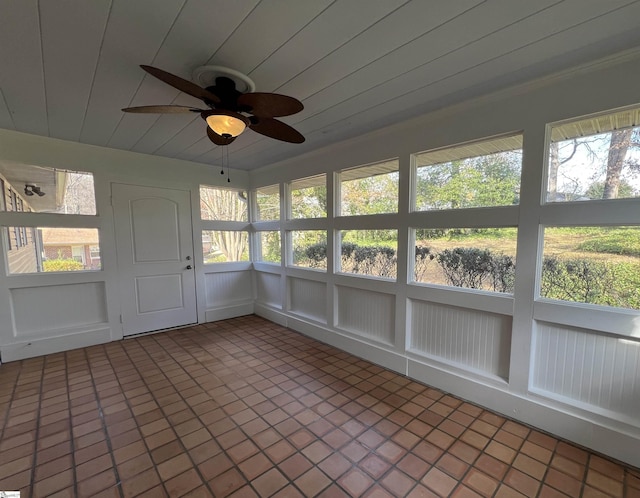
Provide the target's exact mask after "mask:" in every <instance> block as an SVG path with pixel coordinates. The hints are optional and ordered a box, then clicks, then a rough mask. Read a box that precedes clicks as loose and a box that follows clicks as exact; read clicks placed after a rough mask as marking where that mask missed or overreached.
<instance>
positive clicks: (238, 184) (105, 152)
mask: <svg viewBox="0 0 640 498" xmlns="http://www.w3.org/2000/svg"><path fill="white" fill-rule="evenodd" d="M0 158H1V159H3V160H8V161H15V162H19V163H23V164H28V165H36V166H47V167H55V168H60V169H68V170H73V171H88V172H91V173H93V175H94V182H95V193H96V209H97V213H98V214H97V215H96V216H78V215H57V214H45V213H15V212H0V226H20V225H22V224H23V223H24V224H28V225H33V226H54V227H67V226H70V227H93V228H98V230H99V234H100V247H101V252H102V265H103V270H102V271H97V272H70V273H66V274H14V275H7V274H6V272H5V270H4V268H3V270H2V271H1V272H0V355H1V357H2V361H11V360H16V359H20V358H28V357H31V356H37V355H41V354H47V353H51V352H55V351H63V350H67V349H72V348H77V347H82V346H87V345H91V344H97V343H100V342H108V341H112V340H117V339H121V338H122V336H123V334H122V324H121V323H120V302H119V296H118V291H117V289H118V282H117V276H118V272H117V268H116V265H117V261H116V245H115V239H114V226H113V212H112V207H111V201H110V197H111V185H112V183H126V184H134V185H146V186H154V187H164V188H174V189H179V190H185V191H188V192H190V195H191V210H192V213H191V214H192V221H193V237H194V255H193V256H194V263H195V269H196V287H197V296H198V298H197V299H198V303H197V310H198V321H199V322H204V321H207V320H214V319H220V318H227V317H229V316H237V315H239V314H247V313H251V312H252V311H253V290H252V289H253V284H252V279H253V276H252V273H251V264H250V263H229V264H219V265H204V264H203V257H202V250H201V247H202V245H201V231H202V230H203V229H212V228H215V223H212V222H206V221H201V220H200V204H199V185H200V184H205V185H214V186H215V185H219V186H221V187H227V186H228V184H227V182H226V179H225V178H223V179H220V177H221V175H220V174H219V166H216V167H214V166H207V165H203V164H197V163H190V162H185V161H178V160H173V159H166V158H161V157H153V156H148V155H143V154H136V153H130V152H124V151H118V150H112V149H106V148H102V147H95V146H89V145H81V144H76V143H71V142H66V141H62V140H55V139H48V138H43V137H36V136H32V135H26V134H23V133H17V132H13V131H8V130H0ZM231 179H232V182H233V183H232V185H233V186H234V187H235V188H239V189H242V188H246V185H247V180H248V175H247V173H246V172H244V171H232V172H231ZM223 180H225V181H224V182H223ZM5 238H6V237H4V236H2V239H3V242H2V244H0V247H1V249H0V250H1V251H2V258H1V260H2V261H4V260H5V257H4V253H5V247H6V246H5V243H6V241H4V239H5ZM4 266H5V265H3V267H4Z"/></svg>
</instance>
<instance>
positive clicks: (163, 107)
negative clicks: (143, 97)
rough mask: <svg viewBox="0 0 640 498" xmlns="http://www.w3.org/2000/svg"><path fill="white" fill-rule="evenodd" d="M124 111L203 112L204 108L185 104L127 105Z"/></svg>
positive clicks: (161, 112) (160, 112)
mask: <svg viewBox="0 0 640 498" xmlns="http://www.w3.org/2000/svg"><path fill="white" fill-rule="evenodd" d="M122 110H123V111H124V112H138V113H144V114H146V113H148V114H186V113H189V112H202V109H196V108H195V107H187V106H184V105H142V106H139V107H126V108H124V109H122Z"/></svg>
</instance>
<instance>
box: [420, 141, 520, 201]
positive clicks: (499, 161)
mask: <svg viewBox="0 0 640 498" xmlns="http://www.w3.org/2000/svg"><path fill="white" fill-rule="evenodd" d="M414 159H415V164H416V187H415V188H416V192H415V194H416V210H417V211H427V210H434V209H462V208H474V207H491V206H511V205H514V204H518V203H519V202H520V173H521V170H522V136H521V135H514V136H510V137H500V138H495V139H491V140H485V141H482V142H474V143H472V144H466V145H461V146H458V147H451V148H447V149H441V150H435V151H431V152H425V153H422V154H416V155H415V156H414Z"/></svg>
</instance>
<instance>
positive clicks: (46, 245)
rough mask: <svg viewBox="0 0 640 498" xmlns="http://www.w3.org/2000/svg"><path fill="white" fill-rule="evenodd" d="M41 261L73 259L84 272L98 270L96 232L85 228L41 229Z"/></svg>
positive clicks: (98, 249)
mask: <svg viewBox="0 0 640 498" xmlns="http://www.w3.org/2000/svg"><path fill="white" fill-rule="evenodd" d="M40 232H41V233H42V248H43V251H42V252H43V260H45V261H46V260H50V259H73V260H75V261H78V262H80V263H82V264H83V265H84V269H85V270H99V269H100V246H99V240H98V231H97V230H87V229H86V228H41V229H40Z"/></svg>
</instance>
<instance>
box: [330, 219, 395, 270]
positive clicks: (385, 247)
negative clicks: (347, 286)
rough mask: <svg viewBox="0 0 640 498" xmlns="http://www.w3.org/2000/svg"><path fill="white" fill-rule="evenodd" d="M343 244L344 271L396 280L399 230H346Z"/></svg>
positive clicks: (341, 255) (342, 266) (341, 262)
mask: <svg viewBox="0 0 640 498" xmlns="http://www.w3.org/2000/svg"><path fill="white" fill-rule="evenodd" d="M340 241H341V251H340V252H341V254H340V271H342V272H344V273H354V274H360V275H369V276H373V277H383V278H390V279H395V278H396V276H397V273H398V269H397V267H398V265H397V262H398V258H397V251H398V231H397V230H343V231H342V232H340Z"/></svg>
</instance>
